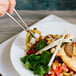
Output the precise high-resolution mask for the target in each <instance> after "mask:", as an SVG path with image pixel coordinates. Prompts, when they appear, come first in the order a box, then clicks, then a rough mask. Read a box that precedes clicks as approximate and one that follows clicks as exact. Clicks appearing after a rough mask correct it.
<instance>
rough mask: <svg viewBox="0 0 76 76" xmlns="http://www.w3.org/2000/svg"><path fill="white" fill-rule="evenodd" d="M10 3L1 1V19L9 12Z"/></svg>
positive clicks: (4, 0) (5, 0)
mask: <svg viewBox="0 0 76 76" xmlns="http://www.w3.org/2000/svg"><path fill="white" fill-rule="evenodd" d="M8 7H9V1H8V0H0V17H1V16H3V15H4V14H5V12H6V11H7V10H8Z"/></svg>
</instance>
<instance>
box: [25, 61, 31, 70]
mask: <svg viewBox="0 0 76 76" xmlns="http://www.w3.org/2000/svg"><path fill="white" fill-rule="evenodd" d="M30 67H31V65H30V62H29V61H27V62H26V63H25V68H26V69H29V68H30Z"/></svg>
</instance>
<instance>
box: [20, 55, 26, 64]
mask: <svg viewBox="0 0 76 76" xmlns="http://www.w3.org/2000/svg"><path fill="white" fill-rule="evenodd" d="M21 61H22V62H23V63H24V64H25V62H26V56H24V57H22V58H21Z"/></svg>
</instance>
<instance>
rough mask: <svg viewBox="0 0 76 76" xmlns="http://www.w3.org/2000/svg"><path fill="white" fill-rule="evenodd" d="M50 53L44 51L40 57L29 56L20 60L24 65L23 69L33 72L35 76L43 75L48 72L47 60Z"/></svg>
mask: <svg viewBox="0 0 76 76" xmlns="http://www.w3.org/2000/svg"><path fill="white" fill-rule="evenodd" d="M50 57H51V53H50V52H49V51H44V52H43V53H42V54H41V55H35V54H31V55H28V56H24V57H22V58H21V61H22V62H23V63H24V65H25V68H27V69H30V70H32V71H34V74H35V75H40V76H41V75H43V74H46V73H47V72H48V71H49V66H48V63H49V60H50Z"/></svg>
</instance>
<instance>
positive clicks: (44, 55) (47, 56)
mask: <svg viewBox="0 0 76 76" xmlns="http://www.w3.org/2000/svg"><path fill="white" fill-rule="evenodd" d="M50 57H51V53H50V52H48V51H44V52H43V53H42V54H41V62H42V63H43V64H44V65H47V64H48V63H49V60H50Z"/></svg>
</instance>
